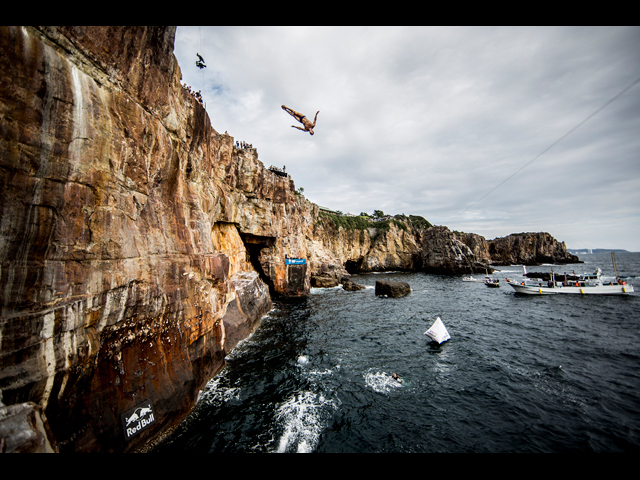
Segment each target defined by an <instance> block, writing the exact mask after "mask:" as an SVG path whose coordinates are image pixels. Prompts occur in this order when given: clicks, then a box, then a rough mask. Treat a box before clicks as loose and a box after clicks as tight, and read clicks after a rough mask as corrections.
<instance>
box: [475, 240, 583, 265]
mask: <svg viewBox="0 0 640 480" xmlns="http://www.w3.org/2000/svg"><path fill="white" fill-rule="evenodd" d="M488 252H489V255H490V257H491V263H492V264H493V265H541V264H543V263H579V262H580V260H579V258H578V257H577V256H575V255H572V254H570V253H569V252H567V247H566V245H565V244H564V242H558V241H557V240H556V239H555V238H553V237H552V236H551V235H549V234H548V233H514V234H512V235H509V236H508V237H503V238H496V239H493V240H489V241H488Z"/></svg>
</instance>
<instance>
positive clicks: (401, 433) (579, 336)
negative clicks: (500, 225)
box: [153, 253, 640, 453]
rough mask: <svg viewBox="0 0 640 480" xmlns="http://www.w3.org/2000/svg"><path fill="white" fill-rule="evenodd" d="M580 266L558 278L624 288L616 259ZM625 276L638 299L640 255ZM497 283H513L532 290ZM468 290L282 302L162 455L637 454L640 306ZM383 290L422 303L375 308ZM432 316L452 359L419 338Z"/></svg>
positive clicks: (421, 280) (338, 294)
mask: <svg viewBox="0 0 640 480" xmlns="http://www.w3.org/2000/svg"><path fill="white" fill-rule="evenodd" d="M581 260H584V262H585V263H583V264H575V265H567V266H555V267H553V268H554V271H556V272H557V273H564V272H565V271H566V272H571V271H574V270H575V271H576V272H578V273H583V272H592V271H594V270H595V268H596V267H600V268H602V270H603V272H604V274H605V275H608V276H613V266H612V262H611V256H610V255H609V254H600V255H585V256H582V257H581ZM616 265H617V270H618V275H620V276H623V277H626V278H627V279H628V281H629V283H631V284H633V285H634V288H635V290H636V292H639V291H640V254H631V253H629V254H623V253H619V254H616ZM500 268H501V271H499V272H496V273H495V274H494V276H495V277H497V278H500V279H501V280H502V281H504V278H507V277H509V278H521V276H522V272H523V270H522V267H520V266H513V267H500ZM551 268H552V267H551V266H548V265H547V266H542V267H535V268H534V267H529V268H528V270H529V271H550V270H551ZM461 278H462V277H461V276H455V277H447V276H437V275H425V274H422V273H400V272H397V273H394V272H387V273H381V274H366V275H356V276H354V277H353V279H354V281H355V282H357V283H360V284H363V285H366V286H367V289H365V290H361V291H358V292H346V291H344V290H342V288H340V287H338V288H333V289H313V290H312V294H311V295H310V296H309V297H308V298H305V299H290V300H276V301H275V302H274V308H273V310H272V311H271V312H270V313H269V314H268V315H267V316H266V317H265V318H264V319H263V321H262V324H261V326H260V328H259V329H258V330H257V331H256V332H255V333H254V334H253V335H252V336H251V337H250V338H249V339H247V340H245V341H243V342H242V343H240V345H239V346H238V347H237V348H236V349H235V350H234V351H233V352H232V354H231V355H230V356H229V357H228V358H227V366H226V367H225V369H224V370H223V371H222V372H221V373H220V374H219V375H218V376H216V378H214V379H213V380H212V381H211V382H210V383H209V384H208V385H207V388H206V389H205V391H203V392H202V395H201V398H200V401H199V402H198V405H197V406H196V408H195V409H194V411H193V412H192V414H191V415H190V416H189V417H188V418H187V419H186V420H185V421H184V422H183V423H182V424H181V425H180V426H179V427H178V428H177V429H176V430H175V431H174V432H173V433H172V434H171V435H170V436H169V437H167V438H166V439H165V440H164V441H163V442H162V443H161V444H159V445H157V446H156V447H155V448H154V450H153V451H154V452H156V453H157V452H182V451H185V452H274V453H277V452H301V453H306V452H637V451H639V450H640V314H639V313H638V312H639V310H640V309H639V307H640V294H639V293H635V294H633V295H631V296H628V297H617V296H612V297H608V296H584V297H583V296H579V295H578V296H573V295H555V296H540V297H539V296H525V295H517V294H515V292H514V291H513V289H512V288H511V287H509V286H508V285H502V286H501V287H500V288H497V289H490V288H487V287H485V285H484V284H483V283H482V282H478V283H470V282H462V281H461ZM476 278H479V279H482V278H483V276H482V275H476ZM378 279H388V280H394V281H406V282H408V283H409V284H410V285H411V288H412V293H411V294H410V295H409V296H407V297H403V298H395V299H394V298H379V297H376V296H375V294H374V285H375V282H376V280H378ZM437 317H440V318H441V319H442V321H443V323H444V324H445V326H446V328H447V330H448V331H449V333H450V335H451V339H450V340H448V341H447V342H444V343H443V344H441V345H438V344H436V343H435V342H432V341H430V340H429V339H428V338H427V337H426V336H425V335H424V332H425V331H426V330H427V329H428V328H429V327H430V326H431V324H432V323H433V322H434V321H435V320H436V318H437ZM394 373H397V374H398V375H399V376H400V377H401V379H402V382H401V383H398V382H397V381H396V380H394V379H393V378H392V375H393V374H394Z"/></svg>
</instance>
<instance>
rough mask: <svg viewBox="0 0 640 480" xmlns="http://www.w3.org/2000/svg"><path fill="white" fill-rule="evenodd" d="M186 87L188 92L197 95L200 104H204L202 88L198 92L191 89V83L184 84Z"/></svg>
mask: <svg viewBox="0 0 640 480" xmlns="http://www.w3.org/2000/svg"><path fill="white" fill-rule="evenodd" d="M182 86H183V87H184V88H186V90H187V92H189V93H190V94H191V95H193V96H194V97H195V99H196V100H197V101H198V102H200V105H202V106H204V102H203V100H202V90H198V91H197V92H195V91H193V90H191V87H190V86H189V85H187V84H186V83H185V84H183V85H182Z"/></svg>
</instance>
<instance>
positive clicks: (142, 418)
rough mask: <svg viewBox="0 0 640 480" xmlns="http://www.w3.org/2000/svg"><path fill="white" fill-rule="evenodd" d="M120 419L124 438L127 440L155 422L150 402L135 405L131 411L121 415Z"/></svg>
mask: <svg viewBox="0 0 640 480" xmlns="http://www.w3.org/2000/svg"><path fill="white" fill-rule="evenodd" d="M121 419H122V428H123V430H124V438H125V439H127V440H129V439H130V438H132V437H134V436H136V435H137V434H139V433H140V432H141V431H143V430H144V429H146V428H148V427H149V426H151V425H152V424H153V423H155V421H156V418H155V415H154V413H153V405H152V404H151V402H144V403H141V404H140V405H136V406H135V407H133V408H132V409H131V410H128V411H127V412H125V413H123V414H122V415H121Z"/></svg>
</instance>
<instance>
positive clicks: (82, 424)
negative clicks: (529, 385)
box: [0, 27, 566, 452]
mask: <svg viewBox="0 0 640 480" xmlns="http://www.w3.org/2000/svg"><path fill="white" fill-rule="evenodd" d="M174 35H175V27H0V184H1V185H2V195H1V196H0V402H1V403H3V404H4V405H5V406H13V405H20V404H23V405H25V404H29V403H28V402H33V403H34V404H35V405H36V406H37V409H38V411H42V413H43V415H44V417H46V420H47V422H48V425H49V427H50V431H51V432H52V435H53V437H54V438H55V442H56V443H57V445H55V446H52V448H54V449H55V448H57V449H58V450H59V451H62V452H68V451H71V452H121V451H122V452H126V451H135V450H136V449H137V448H139V447H141V446H143V445H144V444H145V443H146V442H148V441H150V440H151V439H153V438H154V437H156V436H157V435H158V434H159V433H161V432H163V431H165V430H166V429H168V428H171V427H173V426H175V425H176V424H177V423H179V422H180V421H181V420H182V419H183V418H184V417H185V415H186V414H187V413H188V412H189V411H190V409H191V408H192V407H193V405H194V404H195V402H196V400H197V397H198V392H199V391H200V390H201V389H202V388H203V387H204V385H205V383H206V382H207V381H208V380H209V379H211V378H212V377H213V376H214V375H215V374H216V373H217V372H218V371H219V370H220V369H221V368H222V367H223V366H224V358H225V356H226V355H227V353H228V352H229V351H230V350H231V349H232V348H234V347H235V346H236V344H237V343H238V342H239V341H240V340H242V339H244V338H246V337H247V336H248V335H250V334H251V332H252V331H253V330H255V328H256V327H257V326H258V325H259V323H260V319H261V318H262V316H263V315H264V314H265V313H267V312H268V311H269V310H270V308H271V306H272V304H271V297H272V295H285V296H304V295H307V294H308V293H309V290H310V288H311V279H312V278H315V277H321V278H325V279H327V278H328V279H331V280H333V281H340V279H342V278H343V277H344V276H348V274H349V273H350V272H351V273H355V272H372V271H382V270H390V269H391V270H414V271H426V272H432V273H443V274H457V273H470V272H475V271H482V272H484V270H485V268H487V267H488V265H489V264H490V261H491V262H494V261H497V260H495V259H498V258H499V260H500V261H503V260H504V261H508V260H509V258H508V255H507V253H506V252H507V249H509V248H513V249H515V250H517V251H518V252H519V253H518V256H517V258H519V259H520V258H526V256H527V248H537V249H538V250H539V251H540V252H546V253H549V252H555V253H556V254H558V255H560V254H561V253H562V247H557V248H555V247H553V242H551V241H548V242H547V243H544V242H543V243H544V245H547V246H548V247H544V248H542V247H540V248H539V247H538V243H535V245H534V244H533V243H531V242H529V243H527V242H524V241H521V242H520V243H517V242H515V240H514V241H513V242H511V243H509V242H507V243H506V244H505V245H504V247H502V246H501V245H502V244H501V243H499V242H498V243H496V244H495V245H496V246H495V247H494V250H495V257H494V254H493V253H491V246H490V242H488V243H486V245H487V247H486V248H485V243H483V242H482V241H481V240H480V239H481V237H480V238H479V239H476V240H477V242H476V243H473V242H471V241H470V238H472V237H467V238H464V239H463V238H458V237H457V236H456V234H454V233H453V232H451V231H449V229H447V228H446V227H432V226H431V225H430V224H429V223H428V222H426V221H425V220H424V219H420V217H404V216H397V217H396V218H395V219H394V220H393V221H392V222H390V223H389V224H388V226H387V227H385V228H383V227H382V224H375V225H366V227H365V228H362V229H359V228H355V229H353V228H345V227H343V226H340V225H336V223H335V222H334V221H332V220H331V218H330V217H327V216H325V215H323V214H321V213H320V210H319V207H318V206H317V205H315V204H313V203H311V202H308V201H307V200H306V199H304V198H303V197H302V196H300V195H296V194H295V185H294V183H293V181H292V180H291V179H290V178H289V177H285V176H282V175H277V174H276V173H274V172H272V171H270V170H269V169H267V168H265V166H264V165H263V164H262V162H261V161H260V160H258V155H257V151H256V150H255V149H236V148H234V139H233V137H231V136H230V135H227V134H224V135H221V134H219V133H218V132H217V131H216V130H215V129H214V128H212V126H211V123H210V119H209V116H208V114H207V112H206V111H205V110H204V108H203V107H202V105H201V104H200V103H198V102H197V101H196V100H195V99H194V97H193V96H192V95H191V94H190V93H189V92H188V91H187V90H185V89H184V88H183V87H182V86H181V73H180V67H179V66H178V64H177V61H176V59H175V57H174V55H173V41H174ZM469 235H471V234H469ZM545 238H546V237H545ZM545 241H546V240H545ZM485 242H486V241H485ZM549 242H551V243H549ZM549 245H550V246H549ZM562 246H563V245H562ZM565 251H566V250H565ZM540 255H542V254H540ZM540 255H539V254H536V255H534V256H533V257H532V258H542V256H540ZM286 256H288V257H295V258H304V259H306V260H307V263H306V264H302V265H286V264H285V258H286ZM494 258H495V259H494ZM544 258H546V257H544ZM314 281H315V280H314ZM314 284H315V283H314ZM336 284H337V283H336ZM0 406H1V405H0ZM143 420H144V422H143ZM136 422H137V423H136Z"/></svg>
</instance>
